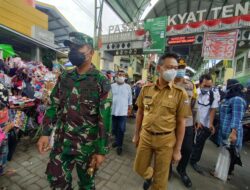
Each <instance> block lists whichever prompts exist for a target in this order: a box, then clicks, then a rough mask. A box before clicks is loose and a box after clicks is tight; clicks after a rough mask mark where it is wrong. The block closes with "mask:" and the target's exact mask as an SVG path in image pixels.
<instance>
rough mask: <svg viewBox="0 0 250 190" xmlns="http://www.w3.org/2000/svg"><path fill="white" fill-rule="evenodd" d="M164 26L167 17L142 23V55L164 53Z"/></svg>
mask: <svg viewBox="0 0 250 190" xmlns="http://www.w3.org/2000/svg"><path fill="white" fill-rule="evenodd" d="M166 26H167V17H158V18H152V19H148V20H146V21H145V22H144V30H145V35H144V42H143V53H164V51H165V46H166Z"/></svg>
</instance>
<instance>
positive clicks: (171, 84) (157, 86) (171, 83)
mask: <svg viewBox="0 0 250 190" xmlns="http://www.w3.org/2000/svg"><path fill="white" fill-rule="evenodd" d="M172 86H173V82H172V81H171V82H169V83H168V84H166V85H165V86H164V87H163V88H166V87H168V88H170V89H172ZM155 88H156V89H160V88H159V79H158V80H157V81H156V83H155Z"/></svg>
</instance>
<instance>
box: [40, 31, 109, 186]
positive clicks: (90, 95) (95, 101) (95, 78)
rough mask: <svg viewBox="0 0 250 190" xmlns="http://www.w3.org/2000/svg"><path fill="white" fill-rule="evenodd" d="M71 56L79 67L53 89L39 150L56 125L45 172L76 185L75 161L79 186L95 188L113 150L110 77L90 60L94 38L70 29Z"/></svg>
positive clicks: (43, 149) (56, 182)
mask: <svg viewBox="0 0 250 190" xmlns="http://www.w3.org/2000/svg"><path fill="white" fill-rule="evenodd" d="M70 36H71V37H72V38H73V39H71V41H69V40H67V41H65V46H69V47H70V53H69V60H70V61H71V63H72V64H73V65H75V66H76V69H73V70H71V71H69V72H65V73H63V74H62V75H61V76H60V77H59V79H58V82H57V84H56V86H55V88H54V89H53V92H52V94H51V104H50V106H49V108H48V110H47V112H46V115H45V118H44V121H43V134H42V135H43V136H42V137H41V138H40V139H39V141H38V148H39V151H40V153H44V152H46V151H47V148H48V146H49V136H50V135H51V133H52V130H53V128H54V127H55V136H54V145H53V148H52V151H51V153H50V160H49V163H48V166H47V170H46V174H47V176H48V180H49V182H50V184H51V187H52V188H53V189H66V190H70V189H72V170H73V168H74V167H75V166H76V170H77V173H78V178H79V182H78V185H79V189H81V190H93V189H95V185H94V175H93V176H92V175H89V174H88V169H89V168H90V167H91V168H95V169H97V168H98V167H99V166H100V164H101V163H102V162H103V161H104V159H105V155H106V154H107V153H108V139H109V136H110V126H111V113H110V111H111V99H110V98H109V97H108V96H109V91H110V88H111V87H110V83H109V80H108V79H107V78H106V77H105V76H104V75H103V74H102V73H101V72H100V71H98V70H97V69H96V68H95V67H94V65H93V64H92V63H91V59H92V56H93V53H94V51H93V45H92V44H93V43H92V39H91V38H90V37H88V36H84V35H83V34H81V33H71V34H70Z"/></svg>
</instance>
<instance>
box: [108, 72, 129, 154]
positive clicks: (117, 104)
mask: <svg viewBox="0 0 250 190" xmlns="http://www.w3.org/2000/svg"><path fill="white" fill-rule="evenodd" d="M111 92H112V95H113V98H112V133H113V135H114V136H115V142H114V143H113V147H117V154H118V155H121V153H122V145H123V139H124V133H125V130H126V120H127V116H128V115H130V113H131V111H132V90H131V87H130V86H129V85H128V84H126V83H125V72H124V71H122V70H120V71H118V73H117V75H116V83H114V84H112V85H111Z"/></svg>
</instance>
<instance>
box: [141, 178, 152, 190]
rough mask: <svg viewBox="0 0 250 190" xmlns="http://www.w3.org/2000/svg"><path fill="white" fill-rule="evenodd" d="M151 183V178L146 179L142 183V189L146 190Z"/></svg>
mask: <svg viewBox="0 0 250 190" xmlns="http://www.w3.org/2000/svg"><path fill="white" fill-rule="evenodd" d="M151 184H152V179H146V180H145V181H144V183H143V190H148V189H149V187H150V186H151Z"/></svg>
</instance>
